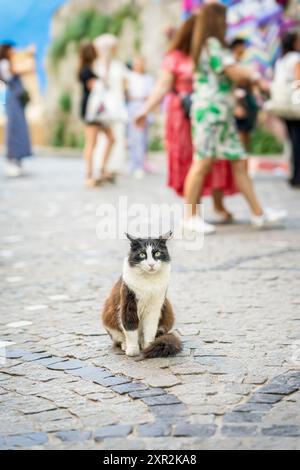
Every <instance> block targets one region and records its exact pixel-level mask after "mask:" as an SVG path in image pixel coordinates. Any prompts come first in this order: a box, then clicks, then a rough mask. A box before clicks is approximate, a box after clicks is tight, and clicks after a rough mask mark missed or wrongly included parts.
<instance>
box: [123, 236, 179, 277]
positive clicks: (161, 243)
mask: <svg viewBox="0 0 300 470" xmlns="http://www.w3.org/2000/svg"><path fill="white" fill-rule="evenodd" d="M126 236H127V238H128V240H129V241H130V251H129V255H128V263H129V265H130V266H131V267H137V268H140V269H141V270H142V271H143V272H146V273H149V274H155V273H157V272H159V271H160V270H161V269H162V268H163V267H164V266H165V265H166V264H169V263H170V261H171V259H170V255H169V251H168V247H167V240H169V238H171V236H172V232H168V233H166V234H165V235H161V236H160V237H158V238H136V237H133V236H132V235H129V234H128V233H126Z"/></svg>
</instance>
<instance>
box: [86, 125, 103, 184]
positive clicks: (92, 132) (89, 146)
mask: <svg viewBox="0 0 300 470" xmlns="http://www.w3.org/2000/svg"><path fill="white" fill-rule="evenodd" d="M98 131H99V128H98V126H93V125H87V126H85V143H84V150H83V157H84V160H85V165H86V179H87V182H88V181H90V182H91V183H92V181H93V153H94V150H95V147H96V142H97V135H98Z"/></svg>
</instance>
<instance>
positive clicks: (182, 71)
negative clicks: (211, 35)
mask: <svg viewBox="0 0 300 470" xmlns="http://www.w3.org/2000/svg"><path fill="white" fill-rule="evenodd" d="M194 23H195V17H194V16H191V17H190V18H189V19H188V20H186V21H185V22H184V23H183V25H182V26H181V28H180V29H179V30H178V31H177V33H176V35H175V38H174V41H173V44H172V46H171V48H170V50H169V52H168V53H167V54H166V56H165V58H164V60H163V64H162V72H161V75H160V78H159V79H158V82H157V84H156V86H155V88H154V90H153V93H152V94H151V96H150V97H149V98H148V100H147V101H146V103H145V105H144V107H143V109H142V110H141V112H140V113H139V114H138V116H137V119H136V122H137V124H140V125H142V124H143V123H144V121H145V118H146V116H147V114H148V113H149V112H150V111H151V110H152V109H153V108H154V107H155V106H156V105H157V104H158V103H160V101H161V100H162V99H163V98H164V97H165V96H166V95H167V103H166V115H167V116H166V149H167V156H168V181H167V182H168V186H170V187H171V188H173V189H174V190H175V191H176V193H177V194H178V195H180V196H182V194H183V187H184V180H185V177H186V175H187V172H188V170H189V168H190V165H191V163H192V159H193V144H192V134H191V122H190V119H189V117H187V116H186V114H185V111H184V107H183V105H182V98H184V97H185V96H187V95H189V94H191V93H192V91H193V59H192V58H191V56H190V50H191V40H192V33H193V27H194ZM235 192H237V189H236V187H235V185H234V180H233V174H232V171H231V166H230V164H229V163H228V162H227V161H222V160H219V161H217V162H216V163H215V165H214V167H213V170H212V171H211V173H210V174H209V175H207V178H206V182H205V186H204V189H203V195H212V196H213V201H214V208H215V211H216V213H217V214H218V216H219V220H220V221H225V222H226V221H231V219H232V216H231V214H230V212H228V210H227V209H226V208H225V206H224V203H223V195H224V194H225V195H229V194H234V193H235Z"/></svg>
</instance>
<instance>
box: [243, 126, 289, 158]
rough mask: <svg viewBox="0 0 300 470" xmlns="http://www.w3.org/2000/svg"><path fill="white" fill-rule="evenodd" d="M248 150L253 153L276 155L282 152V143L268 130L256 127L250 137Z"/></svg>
mask: <svg viewBox="0 0 300 470" xmlns="http://www.w3.org/2000/svg"><path fill="white" fill-rule="evenodd" d="M250 152H251V153H252V154H254V155H276V154H279V153H282V152H283V145H282V144H281V143H280V142H279V141H278V139H277V138H276V137H275V136H274V135H273V134H271V133H270V132H269V131H267V130H266V129H264V128H262V127H258V128H257V129H255V131H254V132H253V134H252V137H251V148H250Z"/></svg>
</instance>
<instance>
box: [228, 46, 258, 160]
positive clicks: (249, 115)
mask: <svg viewBox="0 0 300 470" xmlns="http://www.w3.org/2000/svg"><path fill="white" fill-rule="evenodd" d="M230 49H231V51H232V54H233V57H234V58H235V60H236V62H237V63H239V62H242V61H243V57H244V54H245V52H246V50H247V42H246V40H245V39H243V38H236V39H234V40H233V41H232V42H231V44H230ZM235 97H236V101H237V104H236V107H235V112H234V116H235V122H236V126H237V129H238V131H239V135H240V139H241V141H242V143H243V145H244V147H245V149H246V151H247V152H249V151H250V143H251V132H252V131H253V129H254V127H255V124H256V118H257V113H258V105H257V101H256V98H255V95H254V93H253V90H252V86H249V85H248V86H244V87H242V86H239V87H238V88H237V89H236V90H235Z"/></svg>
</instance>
